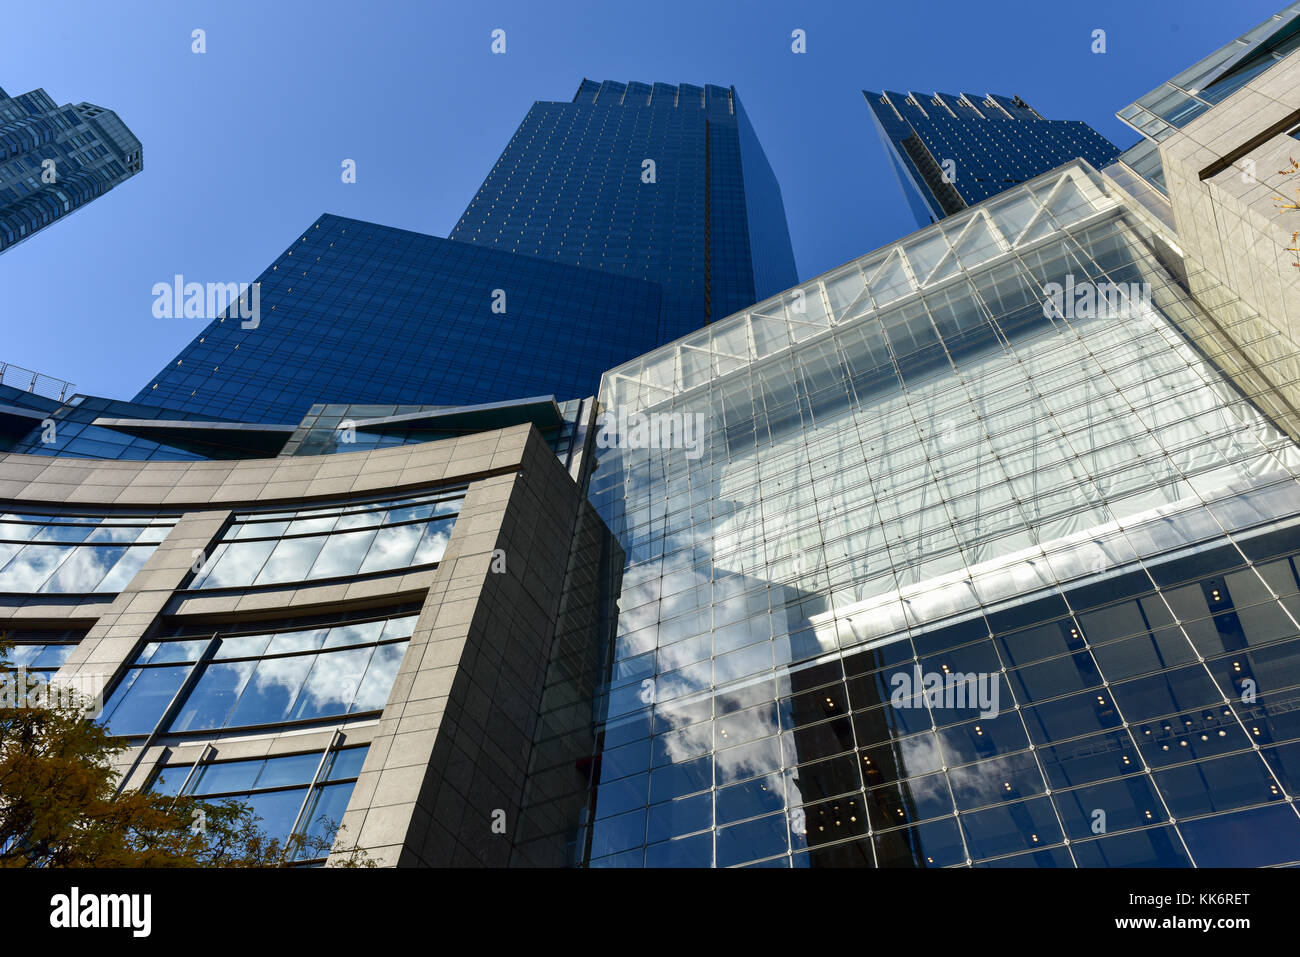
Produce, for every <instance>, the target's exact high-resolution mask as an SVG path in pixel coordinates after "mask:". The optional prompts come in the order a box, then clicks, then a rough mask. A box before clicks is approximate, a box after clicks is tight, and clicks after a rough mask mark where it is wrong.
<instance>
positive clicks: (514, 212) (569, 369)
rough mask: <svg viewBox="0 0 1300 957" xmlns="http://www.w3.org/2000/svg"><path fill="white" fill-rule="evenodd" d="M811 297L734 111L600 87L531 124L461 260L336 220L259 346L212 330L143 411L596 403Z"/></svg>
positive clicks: (267, 414) (491, 178)
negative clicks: (708, 334)
mask: <svg viewBox="0 0 1300 957" xmlns="http://www.w3.org/2000/svg"><path fill="white" fill-rule="evenodd" d="M647 162H649V163H650V164H651V165H650V166H646V165H644V164H646V163H647ZM794 279H795V273H794V258H793V254H792V253H791V248H790V237H789V233H788V231H787V228H786V223H785V210H784V207H783V205H782V202H781V193H780V189H779V187H778V186H777V183H776V179H775V177H774V176H773V175H772V170H771V168H770V166H769V165H768V162H767V159H766V157H765V156H764V155H763V151H762V148H761V147H760V146H759V144H758V139H757V137H756V136H755V134H754V131H753V128H752V127H751V126H750V124H749V121H748V119H747V118H746V116H745V113H744V110H743V108H742V107H741V106H740V100H739V98H738V97H737V96H736V94H735V91H734V90H733V89H729V88H724V87H715V86H709V87H696V86H690V85H686V84H684V85H682V86H669V85H666V84H655V85H654V86H653V87H651V86H649V85H646V84H636V83H633V84H629V85H627V86H626V87H625V86H624V85H623V84H618V83H605V84H594V83H591V82H589V81H586V82H584V83H583V85H582V87H581V88H580V90H579V92H578V95H577V97H575V100H574V102H573V103H537V104H535V105H534V106H533V108H532V109H531V110H530V111H529V112H528V115H527V116H526V117H525V119H524V122H523V123H522V124H521V125H520V128H519V130H518V131H517V132H516V133H515V135H514V137H513V138H512V139H511V141H510V143H509V145H507V147H506V149H505V150H504V151H503V153H502V155H501V158H500V159H499V160H498V161H497V163H496V165H495V166H494V167H493V169H492V171H491V172H490V173H489V175H488V177H487V180H486V181H485V182H484V184H483V186H482V187H481V188H480V190H479V192H478V194H477V195H476V196H475V197H474V199H473V200H472V201H471V202H470V204H469V207H468V208H467V209H466V211H465V213H464V215H463V216H462V217H461V219H460V221H459V222H458V223H457V224H456V227H455V229H453V230H452V233H451V236H450V238H449V239H439V238H436V237H433V236H426V235H423V234H420V233H412V232H408V231H406V230H399V229H392V228H390V227H385V226H380V225H377V224H374V223H366V222H362V221H359V220H350V219H343V218H340V217H337V216H328V215H327V216H322V217H321V218H320V219H319V220H318V221H317V222H316V223H314V224H313V225H312V226H311V227H310V228H309V229H308V230H306V231H305V232H304V233H303V234H302V235H301V236H300V237H298V239H297V240H296V241H294V242H293V243H292V244H291V246H290V247H289V248H288V249H286V250H285V252H284V254H283V255H282V256H281V257H280V258H279V259H277V260H276V261H275V262H274V263H272V264H271V266H270V267H269V268H268V269H267V270H266V271H264V272H263V273H262V275H261V276H260V277H259V278H258V280H257V284H258V290H259V296H260V316H259V319H258V321H257V322H256V324H255V325H254V324H250V323H249V322H245V321H240V320H238V319H237V318H234V317H232V316H231V315H230V314H223V315H222V316H220V317H216V318H213V320H212V321H211V322H210V324H208V325H207V326H206V328H204V330H203V331H202V332H201V333H200V334H199V335H197V336H196V337H195V338H194V340H193V341H191V342H190V344H189V345H188V346H187V347H186V348H185V349H183V350H182V351H181V352H180V353H179V354H178V355H177V356H176V358H175V359H174V360H173V361H172V362H170V363H169V364H168V365H167V366H166V367H165V368H163V369H162V370H160V371H159V373H158V374H157V375H156V376H154V378H153V379H152V380H150V381H149V382H148V383H147V384H146V385H144V387H143V388H142V389H141V390H140V392H139V393H138V394H137V395H136V397H135V401H136V402H139V403H145V404H149V405H155V406H165V407H167V408H171V409H176V410H178V411H180V412H185V413H187V414H192V415H203V416H209V417H212V418H224V419H239V420H245V421H249V422H274V423H288V424H293V423H296V422H297V421H298V420H299V419H300V418H301V416H302V415H303V413H305V412H306V411H307V409H308V408H309V407H310V406H311V405H312V404H313V403H316V402H327V403H345V404H346V403H404V404H410V403H440V404H445V405H458V404H466V403H481V402H491V401H495V400H500V399H515V398H522V397H526V396H533V395H556V396H558V397H559V398H560V399H562V400H568V399H576V398H583V397H586V396H590V395H592V394H594V393H595V391H596V389H597V387H598V385H599V382H600V375H601V373H602V372H604V371H605V370H606V369H608V368H611V367H612V366H614V365H617V364H619V363H621V362H624V361H626V360H627V359H630V358H632V357H633V356H636V355H639V354H641V353H643V352H645V351H647V350H649V349H652V348H654V347H656V346H659V345H662V344H663V343H664V342H667V341H669V340H671V339H673V338H676V337H677V336H680V335H683V334H684V333H687V332H690V331H692V330H694V329H697V328H699V327H700V326H702V325H704V324H705V323H706V322H708V321H709V320H710V318H716V317H718V316H723V315H727V314H728V313H731V312H734V311H735V310H737V309H740V308H744V307H745V306H748V305H751V304H752V303H754V302H755V301H756V300H758V299H759V298H761V297H762V296H765V295H770V294H771V293H773V292H775V291H777V290H779V289H782V288H785V287H786V286H788V285H790V284H791V283H792V282H794Z"/></svg>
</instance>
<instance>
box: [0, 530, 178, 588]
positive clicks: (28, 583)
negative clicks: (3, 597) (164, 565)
mask: <svg viewBox="0 0 1300 957" xmlns="http://www.w3.org/2000/svg"><path fill="white" fill-rule="evenodd" d="M175 524H176V517H175V516H170V517H161V516H153V515H139V516H127V515H112V516H109V515H74V514H66V515H53V514H47V515H41V514H30V513H26V512H4V513H0V592H11V593H17V594H90V593H97V592H98V593H103V592H117V591H121V590H122V588H124V587H125V586H126V584H127V583H128V582H129V581H130V580H131V578H132V577H133V576H134V575H135V573H136V572H137V571H139V570H140V567H141V566H142V565H144V563H145V562H146V561H148V559H149V556H150V555H152V554H153V552H154V549H156V548H157V547H158V543H159V542H161V541H162V540H163V539H164V538H165V537H166V536H167V533H168V532H169V531H170V530H171V528H172V526H173V525H175Z"/></svg>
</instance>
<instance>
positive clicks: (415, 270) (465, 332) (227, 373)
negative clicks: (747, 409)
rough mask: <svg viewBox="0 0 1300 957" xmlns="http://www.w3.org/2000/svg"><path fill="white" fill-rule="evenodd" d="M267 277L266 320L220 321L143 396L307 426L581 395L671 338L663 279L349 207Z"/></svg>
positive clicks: (311, 232)
mask: <svg viewBox="0 0 1300 957" xmlns="http://www.w3.org/2000/svg"><path fill="white" fill-rule="evenodd" d="M257 283H258V290H259V296H258V298H259V300H260V305H259V310H258V312H259V315H258V317H257V321H256V326H255V327H253V326H252V320H241V319H240V317H239V315H238V314H236V313H235V312H234V311H233V310H232V311H231V312H230V313H229V314H228V315H226V316H224V317H221V318H218V319H215V320H213V321H212V322H211V323H209V324H208V326H207V327H206V328H205V329H204V330H203V331H202V332H201V333H200V334H199V335H198V336H196V337H195V338H194V340H193V341H192V342H190V344H189V345H187V346H186V347H185V348H184V349H183V350H181V352H180V354H179V355H178V356H177V357H176V358H175V359H173V360H172V361H171V362H170V363H169V364H168V365H167V366H166V367H165V368H164V369H163V370H162V371H161V372H159V373H158V375H156V376H155V377H154V378H153V379H152V380H151V381H150V382H149V384H147V385H146V386H145V387H144V388H143V389H141V390H140V392H139V393H138V394H137V395H136V397H135V400H134V401H136V402H140V403H145V404H148V405H154V406H164V407H166V408H169V409H175V410H178V411H181V412H186V413H195V414H198V415H201V416H205V417H210V418H214V419H237V420H240V421H245V422H271V423H288V424H292V423H296V422H297V421H298V420H299V419H301V418H302V416H303V414H304V413H305V412H306V411H307V410H308V409H309V408H311V406H312V405H313V404H315V403H320V402H326V403H358V402H363V403H402V404H419V403H439V404H446V405H462V404H471V403H481V402H491V401H496V400H501V399H516V398H522V397H525V396H534V395H551V394H553V395H557V396H559V397H560V398H562V399H570V398H579V397H582V396H586V395H591V394H593V393H594V392H595V391H596V387H597V385H598V384H599V382H600V374H601V371H602V370H604V369H606V368H609V367H610V366H611V365H613V364H617V362H618V360H619V359H620V358H623V357H628V356H634V355H637V354H639V353H641V352H644V351H646V350H647V349H651V348H653V347H654V346H655V345H657V344H658V340H657V338H656V329H657V326H658V323H659V305H660V289H659V287H658V286H657V285H655V284H653V283H648V282H644V281H642V280H639V279H633V278H631V277H627V276H616V275H610V274H609V273H602V272H597V271H596V270H594V269H584V268H582V267H580V266H569V265H565V264H563V263H552V262H545V261H544V260H541V259H536V258H534V257H531V256H519V255H516V254H514V253H510V252H505V251H503V250H499V249H485V248H482V247H479V246H473V245H470V244H469V243H458V242H454V241H452V240H449V239H439V238H437V237H435V236H425V235H422V234H421V233H412V232H407V231H406V230H403V229H393V228H391V227H388V226H380V225H377V224H375V223H367V222H362V221H361V220H356V219H346V218H344V217H341V216H330V215H326V216H322V217H321V218H320V219H318V220H317V221H316V222H315V223H314V224H312V225H311V226H310V227H309V228H308V229H307V230H306V231H305V232H303V233H302V234H301V236H299V237H298V238H297V239H296V240H295V241H294V242H293V244H292V245H291V246H290V247H289V248H288V249H286V250H285V251H284V253H283V254H281V256H280V257H279V258H278V259H277V260H276V261H275V262H274V263H272V264H271V266H270V267H269V268H267V269H266V270H265V271H264V272H263V273H262V275H261V276H259V277H258V279H257ZM494 305H496V306H497V310H504V311H497V310H494Z"/></svg>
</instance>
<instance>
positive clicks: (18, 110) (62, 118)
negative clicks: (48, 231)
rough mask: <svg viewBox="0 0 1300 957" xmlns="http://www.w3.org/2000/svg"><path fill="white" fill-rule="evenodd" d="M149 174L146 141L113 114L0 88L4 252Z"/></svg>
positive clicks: (0, 247)
mask: <svg viewBox="0 0 1300 957" xmlns="http://www.w3.org/2000/svg"><path fill="white" fill-rule="evenodd" d="M141 169H143V161H142V159H141V147H140V141H139V140H138V139H136V138H135V136H134V135H133V134H132V133H131V131H130V130H129V129H127V128H126V125H125V124H124V123H123V122H122V121H121V120H120V119H118V116H117V114H116V113H114V112H113V111H112V110H106V109H104V108H103V107H102V106H95V105H93V104H91V103H78V104H77V105H76V106H72V105H66V106H58V105H57V104H56V103H55V102H54V100H52V99H51V98H50V96H49V94H47V93H46V92H45V91H44V90H33V91H32V92H30V93H24V94H22V95H21V96H15V97H10V96H9V95H8V94H7V93H5V91H4V90H2V89H0V252H3V251H4V250H6V249H8V248H9V247H10V246H14V245H17V244H18V243H20V242H22V241H23V240H24V239H26V238H27V237H29V236H31V235H32V234H33V233H35V232H36V231H38V230H40V229H44V228H45V227H46V226H48V225H49V224H50V223H52V222H54V221H55V220H56V219H59V218H61V217H63V216H66V215H67V214H68V213H70V212H72V211H73V210H74V209H78V208H80V207H82V206H84V205H86V204H87V203H88V202H90V201H91V200H92V199H94V198H95V197H96V196H102V195H103V194H104V193H107V192H108V191H109V190H110V189H112V188H113V187H114V186H116V185H117V184H118V183H121V182H122V181H124V180H126V179H129V178H130V177H132V176H134V175H135V174H136V173H138V172H140V170H141Z"/></svg>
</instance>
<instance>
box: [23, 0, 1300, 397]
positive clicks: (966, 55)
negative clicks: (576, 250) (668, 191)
mask: <svg viewBox="0 0 1300 957" xmlns="http://www.w3.org/2000/svg"><path fill="white" fill-rule="evenodd" d="M1282 5H1283V0H1233V2H1231V3H1223V2H1222V0H1138V2H1135V0H1123V2H1120V0H1102V2H1093V3H1042V2H1040V0H989V2H984V3H973V2H966V0H963V2H954V0H928V2H912V3H899V2H888V3H884V2H876V0H865V2H864V0H854V2H840V3H829V2H821V0H802V2H799V3H793V2H789V0H786V2H774V0H746V2H743V3H742V2H723V0H686V2H681V0H656V2H653V3H636V2H617V3H614V2H599V3H597V2H585V3H577V2H569V0H546V2H538V0H518V2H508V3H484V2H480V0H473V2H469V0H459V2H455V3H447V2H429V0H425V2H390V0H372V2H365V3H354V2H336V0H313V2H310V3H308V2H300V0H292V2H290V0H224V2H221V3H206V2H186V3H184V4H180V3H163V2H143V0H125V2H121V3H115V4H101V3H92V2H90V0H73V2H69V3H66V4H64V5H63V6H61V7H60V9H59V14H58V15H57V16H51V15H50V10H49V8H48V6H46V5H43V4H25V5H22V6H19V5H12V6H11V7H10V8H9V9H8V10H6V13H5V29H4V31H3V33H0V87H3V88H4V89H5V90H7V91H8V92H9V93H10V94H11V95H12V94H17V93H23V92H26V91H28V90H30V89H33V88H35V87H44V88H45V89H46V90H47V91H48V92H49V94H50V95H51V96H52V97H54V99H55V100H56V101H57V102H59V103H67V102H74V103H75V102H80V101H82V100H88V101H90V102H92V103H98V104H100V105H102V106H106V107H109V108H111V109H113V110H116V111H117V112H118V114H119V115H120V116H121V117H122V119H123V120H124V121H125V122H126V123H127V125H128V126H130V127H131V129H132V130H133V131H134V132H135V134H136V135H137V136H138V137H139V138H140V140H141V141H142V142H143V144H144V172H143V173H141V174H140V175H138V176H136V177H134V178H133V179H131V180H129V181H128V182H126V183H125V184H123V185H122V186H119V187H117V188H116V189H114V190H113V191H112V192H111V193H109V194H108V195H107V196H104V197H101V198H100V199H97V200H95V201H94V202H93V203H92V204H91V205H90V206H88V207H87V208H85V209H83V210H80V211H78V212H77V213H75V214H74V215H73V216H71V217H69V218H68V219H67V220H66V221H64V222H60V223H56V224H54V225H53V226H51V227H49V228H48V229H47V230H45V231H44V232H42V233H40V234H38V235H37V236H35V237H34V238H32V239H31V240H29V241H28V242H26V243H23V244H22V245H20V246H18V247H15V248H13V249H11V250H9V251H8V252H6V253H4V254H3V255H0V329H2V330H3V338H0V361H8V362H12V363H16V364H18V365H22V366H26V367H28V368H31V369H35V370H37V371H40V372H43V373H46V374H48V375H52V376H56V377H58V378H63V379H69V380H71V381H73V382H75V383H76V384H77V387H78V389H79V390H80V391H82V392H87V393H92V394H97V395H108V396H112V397H117V398H129V397H131V396H132V395H134V393H135V392H136V391H137V390H138V389H139V388H140V386H141V385H142V384H144V383H145V382H146V380H147V379H148V378H149V377H150V376H151V375H152V374H153V373H154V372H155V371H157V369H159V368H160V367H161V366H162V365H163V364H164V363H165V362H167V360H169V359H170V358H171V357H172V356H173V355H174V354H175V353H176V352H177V351H178V350H179V349H180V348H181V346H182V345H183V344H184V343H185V342H187V341H189V340H190V339H191V338H192V337H193V336H194V335H195V333H196V332H197V330H198V328H199V327H200V326H201V324H202V321H201V320H195V319H190V320H185V319H156V318H154V316H153V315H152V312H151V307H152V303H153V296H152V293H151V289H152V287H153V285H154V283H157V282H167V281H170V279H171V277H172V276H173V275H174V274H175V273H182V274H183V275H184V276H185V277H186V279H187V280H191V281H199V282H209V281H212V282H230V281H245V282H247V281H252V280H253V279H255V278H256V277H257V275H258V274H259V273H260V272H261V271H262V269H263V268H264V267H265V266H266V265H267V264H269V263H270V262H271V260H272V259H274V257H275V256H276V255H278V254H279V253H280V252H281V251H282V250H283V249H284V248H286V247H287V246H288V245H289V243H290V242H291V241H292V239H293V238H294V236H295V235H297V234H299V233H300V232H301V230H302V229H303V228H304V227H306V226H307V225H308V224H310V223H311V222H312V221H313V220H315V218H316V217H317V216H318V215H320V214H321V213H323V212H332V213H338V214H340V215H344V216H354V217H358V218H361V219H368V220H372V221H375V222H379V223H384V224H387V225H391V226H398V227H402V228H405V229H412V230H418V231H420V232H427V233H432V234H434V235H438V236H445V235H446V234H447V232H448V231H449V230H450V229H451V227H452V225H453V224H454V223H455V222H456V219H457V218H458V217H459V215H460V213H461V211H462V210H463V209H464V207H465V205H466V204H467V203H468V202H469V200H470V198H471V197H472V196H473V194H474V192H475V191H476V190H477V188H478V186H479V184H480V183H481V182H482V179H483V177H484V176H485V175H486V173H487V172H488V170H489V168H490V167H491V165H492V163H493V162H494V161H495V159H496V157H497V155H498V153H499V152H500V150H501V148H502V147H503V146H504V145H505V143H506V141H507V140H508V139H509V138H510V135H511V133H512V132H513V131H514V129H515V126H516V125H517V124H518V123H519V121H520V120H521V119H522V118H523V116H524V113H525V112H526V111H527V109H528V107H529V105H530V104H531V103H532V102H533V101H534V100H539V99H541V100H569V99H571V98H572V96H573V93H574V91H575V90H576V89H577V86H578V82H579V81H580V80H581V79H582V78H583V77H584V76H585V77H590V78H592V79H596V80H604V79H614V80H620V81H627V80H642V81H646V82H654V81H662V82H669V83H677V82H691V83H697V84H699V83H717V84H720V85H734V86H735V87H736V88H737V91H738V92H739V94H740V96H741V98H742V100H743V101H744V103H745V108H746V110H747V112H748V113H749V116H750V118H751V120H752V121H753V123H754V126H755V128H756V130H757V132H758V135H759V137H760V139H761V140H762V142H763V145H764V149H765V150H766V152H767V156H768V159H769V160H770V161H771V164H772V167H773V169H774V170H775V172H776V175H777V178H778V180H779V181H780V183H781V188H782V192H783V194H784V198H785V206H786V213H787V217H788V219H789V223H790V233H791V239H792V242H793V244H794V251H795V257H796V262H797V264H798V268H799V276H800V278H801V279H803V278H809V277H811V276H814V275H816V274H818V273H820V272H824V271H825V270H827V269H829V268H831V267H833V266H836V265H839V264H840V263H842V262H844V261H846V260H848V259H851V258H853V257H855V256H858V255H861V254H863V253H865V252H868V251H870V250H872V249H874V248H876V247H878V246H881V245H884V244H885V243H888V242H890V241H891V240H893V239H896V238H898V237H900V236H902V235H904V234H906V233H908V232H911V231H912V230H913V229H914V228H915V225H914V223H913V222H912V220H911V218H910V216H909V214H908V212H907V207H906V205H905V203H904V201H903V197H902V194H901V193H900V191H899V189H898V187H897V184H896V183H895V181H894V179H893V174H892V173H891V172H890V170H889V167H888V165H887V162H886V159H885V154H884V150H883V147H882V146H881V145H880V143H879V140H878V139H877V137H876V134H875V132H874V130H873V128H872V124H871V121H870V117H869V114H868V110H867V107H866V104H865V103H864V101H863V99H862V95H861V92H860V91H861V90H862V89H863V88H867V89H880V88H888V89H899V90H906V89H917V90H925V91H929V90H935V89H940V90H945V91H950V92H961V91H970V92H975V93H985V92H990V91H992V92H999V93H1006V94H1012V93H1018V94H1019V95H1021V96H1022V97H1024V98H1025V99H1026V100H1027V101H1028V102H1029V103H1030V104H1031V105H1032V106H1034V107H1035V108H1036V109H1038V110H1039V112H1041V113H1043V114H1044V115H1045V116H1047V117H1049V118H1053V119H1080V120H1086V121H1087V122H1089V123H1091V124H1092V125H1093V126H1094V127H1096V128H1097V129H1098V130H1099V131H1100V132H1101V133H1103V134H1104V135H1106V136H1108V137H1110V138H1111V139H1112V140H1114V141H1115V142H1116V143H1117V144H1118V145H1120V146H1128V145H1130V144H1131V143H1132V142H1133V141H1134V140H1135V136H1134V135H1133V134H1132V133H1130V132H1128V130H1127V129H1126V128H1125V127H1123V126H1122V125H1121V124H1120V123H1119V121H1118V120H1116V119H1115V116H1114V113H1115V111H1116V110H1117V109H1119V108H1120V107H1122V106H1124V105H1125V104H1127V103H1129V102H1131V101H1132V100H1134V99H1136V98H1137V97H1138V96H1141V95H1142V94H1143V93H1146V92H1147V91H1148V90H1150V89H1152V88H1153V87H1155V86H1156V85H1158V84H1159V83H1160V82H1161V81H1163V80H1165V79H1168V78H1169V77H1170V76H1172V75H1174V74H1175V73H1177V72H1179V71H1180V70H1181V69H1183V68H1184V67H1186V66H1188V65H1190V64H1191V63H1193V62H1195V61H1196V60H1198V59H1200V58H1201V57H1202V56H1204V55H1206V54H1207V53H1209V52H1211V51H1212V50H1214V49H1215V48H1217V47H1219V46H1221V45H1223V44H1224V43H1226V42H1228V41H1229V40H1230V39H1232V38H1233V37H1235V36H1239V35H1240V34H1242V33H1244V32H1245V31H1246V30H1248V29H1249V28H1250V27H1252V26H1254V25H1255V24H1256V23H1259V22H1260V21H1262V20H1264V19H1265V18H1266V17H1267V16H1268V15H1269V14H1271V13H1273V12H1275V11H1276V10H1277V9H1278V8H1280V7H1281V6H1282ZM196 28H201V29H203V30H205V31H206V35H207V52H206V53H204V54H201V55H199V54H195V53H192V52H191V49H190V47H191V31H193V30H194V29H196ZM496 28H501V29H504V30H505V31H506V38H507V52H506V53H505V54H504V55H493V54H492V53H491V51H490V42H491V40H490V34H491V32H492V30H493V29H496ZM795 28H800V29H803V30H805V31H806V33H807V45H808V49H807V53H805V54H802V55H796V54H793V53H792V52H791V51H790V34H791V31H792V30H793V29H795ZM1097 28H1100V29H1104V30H1105V31H1106V34H1107V52H1106V53H1105V54H1101V55H1098V54H1093V53H1092V52H1091V51H1090V44H1091V34H1092V31H1093V30H1094V29H1097ZM344 159H354V160H355V161H356V163H357V182H356V183H355V184H344V183H343V182H342V181H341V178H340V175H339V173H340V164H341V163H342V161H343V160H344Z"/></svg>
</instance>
